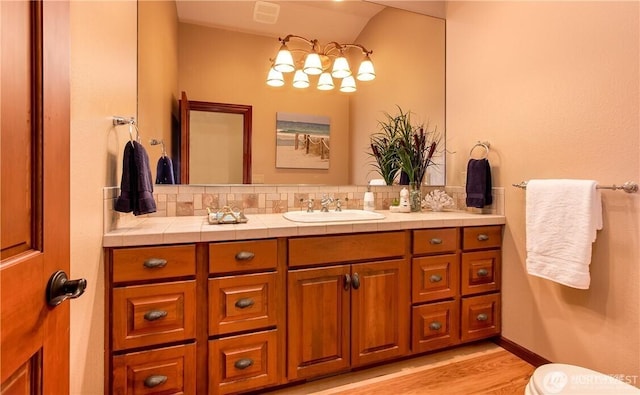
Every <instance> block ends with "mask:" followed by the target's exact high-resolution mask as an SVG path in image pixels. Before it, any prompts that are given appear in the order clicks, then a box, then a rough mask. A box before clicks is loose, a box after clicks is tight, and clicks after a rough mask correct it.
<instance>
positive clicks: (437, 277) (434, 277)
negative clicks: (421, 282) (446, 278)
mask: <svg viewBox="0 0 640 395" xmlns="http://www.w3.org/2000/svg"><path fill="white" fill-rule="evenodd" d="M429 281H431V282H432V283H439V282H440V281H442V276H441V275H439V274H433V275H431V277H429Z"/></svg>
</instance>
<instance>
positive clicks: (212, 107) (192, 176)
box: [179, 92, 252, 184]
mask: <svg viewBox="0 0 640 395" xmlns="http://www.w3.org/2000/svg"><path fill="white" fill-rule="evenodd" d="M181 97H182V99H181V100H180V131H181V138H180V142H179V144H180V145H181V149H180V157H179V163H180V165H179V167H180V179H181V180H183V181H182V182H183V183H188V184H251V119H252V116H251V115H252V108H251V106H246V105H241V104H227V103H209V102H203V101H194V100H189V99H188V97H187V94H186V93H185V92H182V95H181Z"/></svg>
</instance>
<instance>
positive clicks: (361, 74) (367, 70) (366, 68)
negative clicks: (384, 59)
mask: <svg viewBox="0 0 640 395" xmlns="http://www.w3.org/2000/svg"><path fill="white" fill-rule="evenodd" d="M374 78H376V72H375V70H374V69H373V62H371V59H369V55H367V56H366V57H365V58H364V60H363V61H362V63H360V68H359V69H358V79H359V80H360V81H371V80H373V79H374Z"/></svg>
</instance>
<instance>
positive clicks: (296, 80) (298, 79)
mask: <svg viewBox="0 0 640 395" xmlns="http://www.w3.org/2000/svg"><path fill="white" fill-rule="evenodd" d="M293 87H294V88H308V87H309V76H308V75H306V74H305V73H304V72H303V71H302V70H296V73H295V74H294V76H293Z"/></svg>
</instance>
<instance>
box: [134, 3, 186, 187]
mask: <svg viewBox="0 0 640 395" xmlns="http://www.w3.org/2000/svg"><path fill="white" fill-rule="evenodd" d="M138 15H139V18H138V33H139V34H138V51H139V52H138V101H137V103H138V126H139V128H140V133H141V135H142V138H143V143H144V144H145V147H147V153H148V154H149V161H150V163H151V164H152V166H151V173H152V175H153V180H154V181H155V177H156V163H157V162H158V159H159V158H160V156H161V155H162V148H161V146H159V145H157V146H150V145H148V143H149V140H150V139H157V140H163V141H164V143H165V147H166V151H167V154H168V155H169V156H171V153H172V151H171V147H172V145H171V125H172V114H173V116H174V117H175V119H178V115H179V114H178V109H177V101H178V99H179V97H180V94H179V92H178V11H177V9H176V4H175V2H173V1H141V2H139V3H138Z"/></svg>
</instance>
